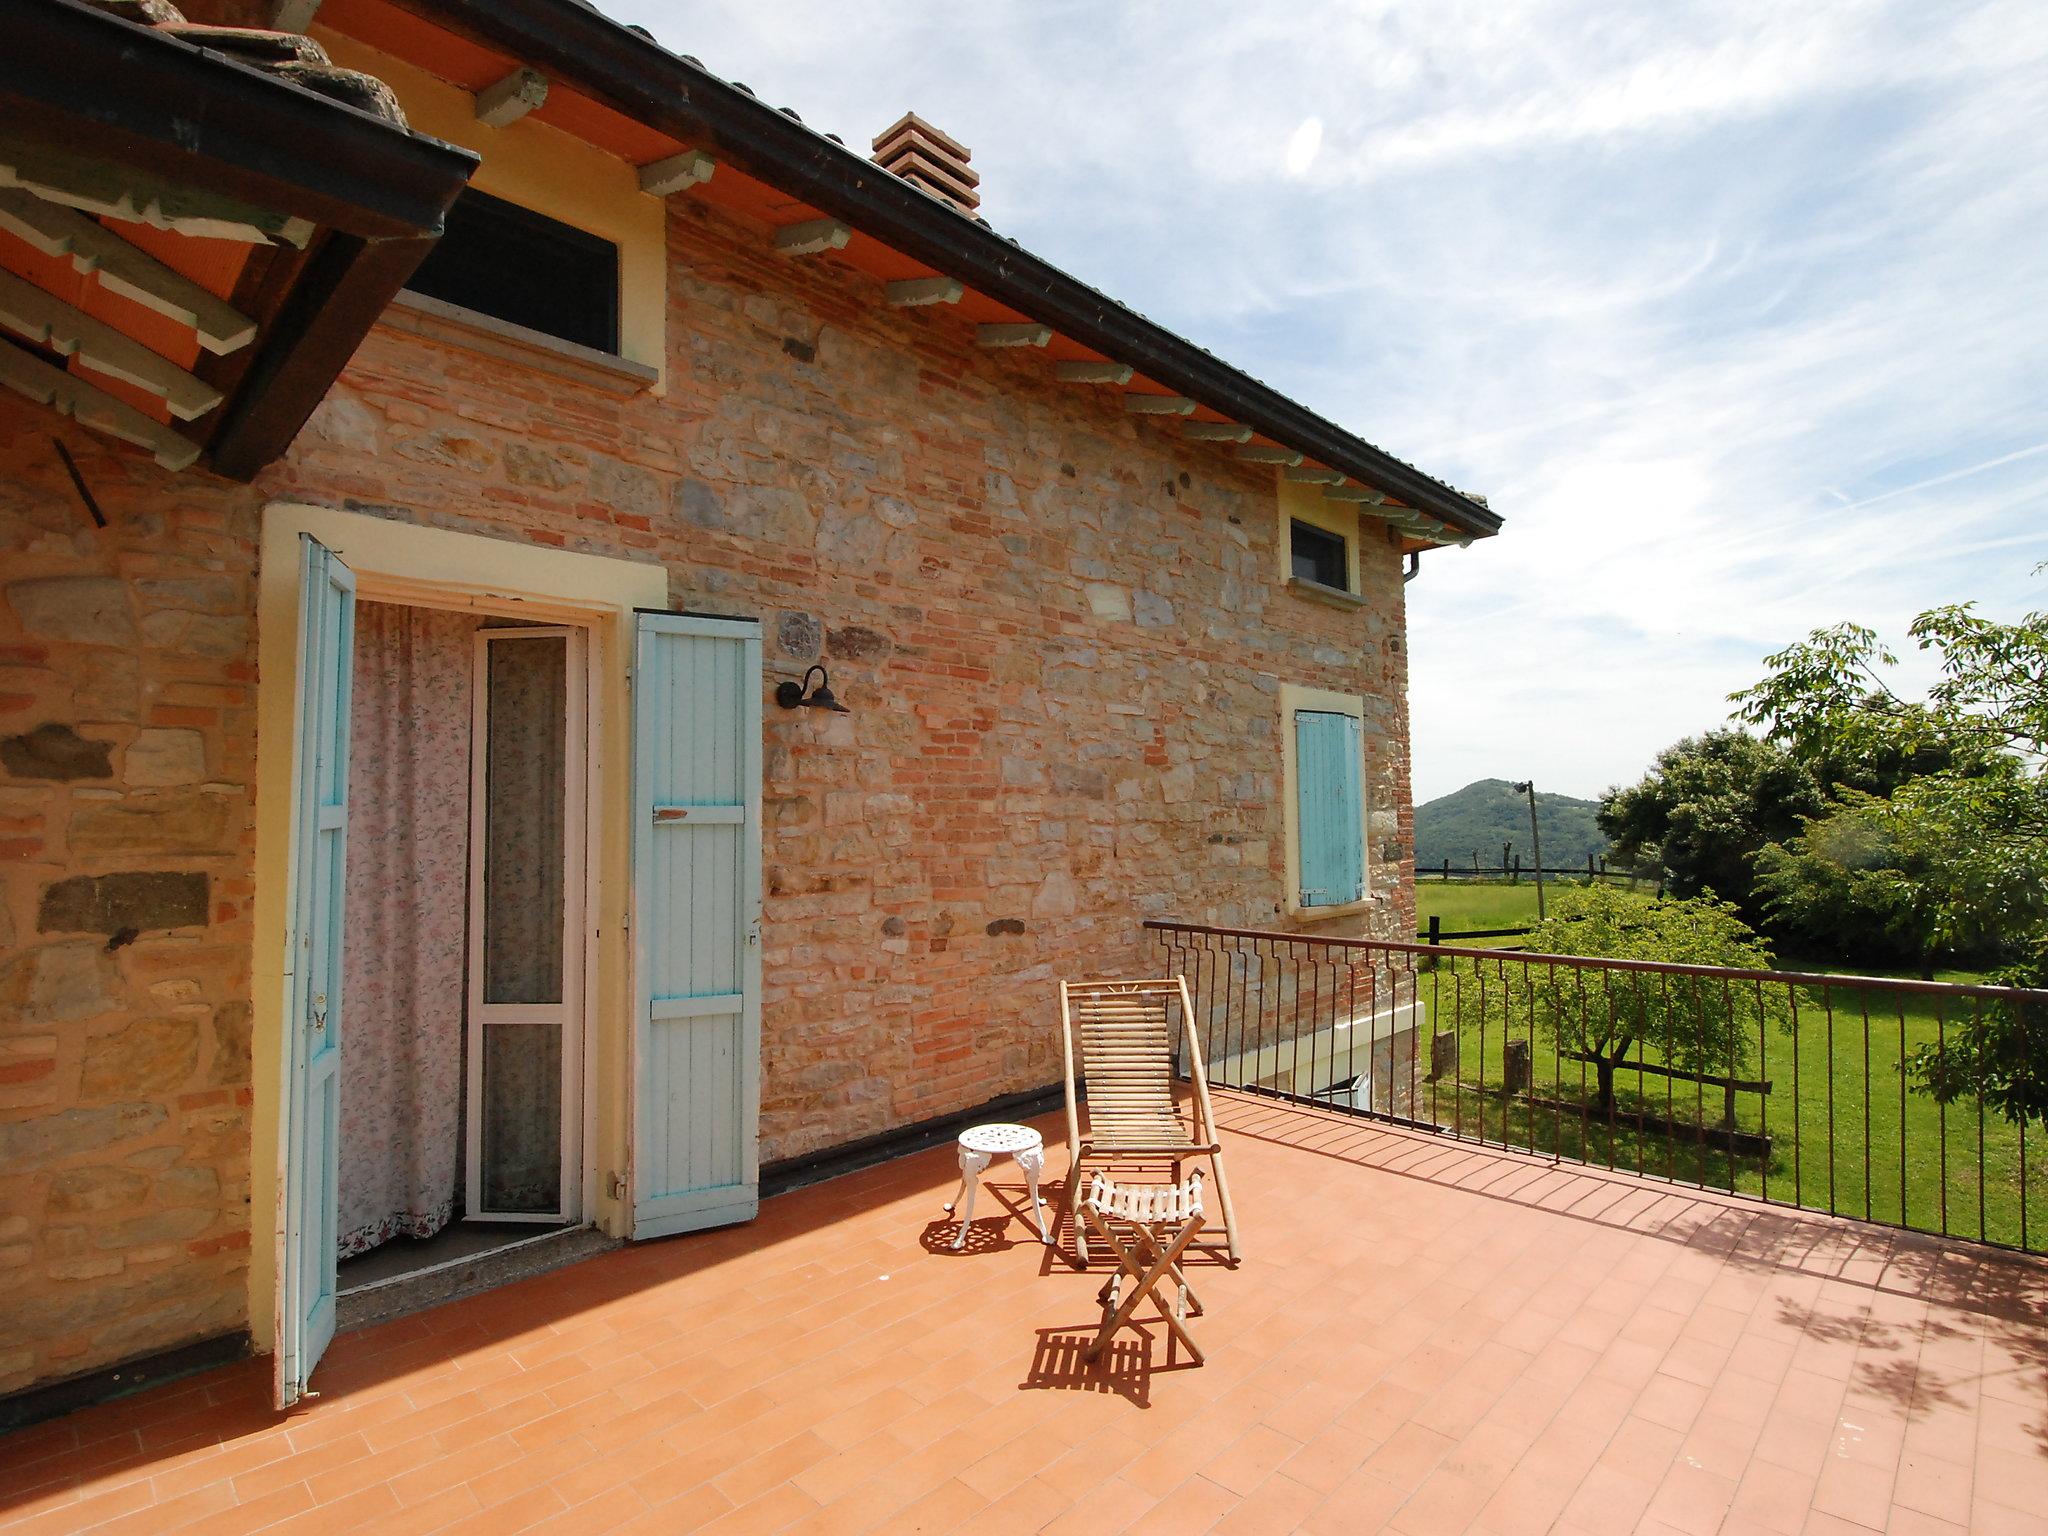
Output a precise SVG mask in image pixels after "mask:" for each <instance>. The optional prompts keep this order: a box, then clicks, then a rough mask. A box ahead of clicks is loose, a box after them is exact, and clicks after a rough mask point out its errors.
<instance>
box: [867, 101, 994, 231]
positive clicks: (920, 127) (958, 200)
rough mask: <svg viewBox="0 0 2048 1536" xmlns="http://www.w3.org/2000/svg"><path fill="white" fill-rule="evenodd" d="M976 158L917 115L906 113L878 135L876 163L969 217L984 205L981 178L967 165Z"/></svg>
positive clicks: (876, 136) (876, 139) (958, 142)
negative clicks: (980, 189) (982, 203)
mask: <svg viewBox="0 0 2048 1536" xmlns="http://www.w3.org/2000/svg"><path fill="white" fill-rule="evenodd" d="M973 158H974V157H973V156H972V155H971V154H970V153H969V152H968V149H967V146H966V145H965V144H962V143H961V142H960V141H959V140H958V139H955V138H952V137H950V136H948V135H946V134H943V133H941V132H940V131H939V130H938V129H936V128H934V127H933V126H932V125H931V124H930V123H928V122H926V121H925V120H924V119H923V118H921V117H919V116H918V115H917V114H916V113H915V112H906V113H904V114H903V115H902V116H901V117H899V118H898V119H896V121H895V122H893V123H891V124H890V125H889V126H888V127H887V128H884V129H883V130H882V131H881V132H880V133H878V134H876V135H875V155H874V160H875V164H877V165H879V166H880V167H881V168H882V169H883V170H885V171H894V172H895V173H896V174H897V175H898V176H901V177H902V178H903V179H904V180H905V181H907V182H909V183H910V184H911V185H912V186H914V187H922V188H924V189H925V191H927V192H929V193H931V194H932V195H933V196H934V197H941V198H944V199H945V200H946V201H947V202H949V203H951V204H952V205H953V206H954V207H955V208H958V209H959V210H960V211H961V212H962V213H964V214H966V215H967V216H968V217H969V218H972V217H974V211H975V210H976V209H977V208H979V207H980V206H981V194H980V193H979V192H977V191H975V190H974V189H975V188H976V187H978V186H980V185H981V178H980V177H979V176H977V175H975V174H974V172H973V171H972V170H970V169H969V168H968V164H967V162H968V161H969V160H971V159H973Z"/></svg>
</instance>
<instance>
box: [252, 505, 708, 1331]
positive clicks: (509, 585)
mask: <svg viewBox="0 0 2048 1536" xmlns="http://www.w3.org/2000/svg"><path fill="white" fill-rule="evenodd" d="M407 515H408V514H406V513H405V512H403V511H399V512H395V513H394V514H393V515H391V516H370V515H367V514H364V513H358V512H346V511H341V510H339V509H336V508H333V507H315V506H310V505H307V504H304V503H299V502H291V501H277V502H272V503H269V504H268V505H266V506H265V507H264V508H263V509H262V512H261V538H260V557H259V561H258V566H257V603H256V609H257V660H258V670H257V679H256V683H255V688H254V693H255V708H256V721H257V727H256V807H255V809H256V815H255V824H256V826H255V830H256V838H255V868H254V889H253V892H252V895H251V914H250V973H251V986H250V994H249V995H250V1004H251V1011H252V1017H251V1025H250V1035H251V1054H252V1057H253V1060H252V1062H251V1064H250V1065H251V1076H250V1078H249V1084H250V1086H249V1089H248V1090H247V1092H246V1097H245V1098H244V1099H243V1101H242V1102H243V1103H244V1104H245V1105H246V1110H242V1111H233V1112H240V1113H245V1114H246V1116H247V1120H248V1122H249V1134H250V1135H251V1136H252V1148H253V1153H254V1155H253V1156H252V1158H251V1159H250V1186H251V1188H250V1196H251V1198H250V1211H251V1218H250V1220H251V1231H250V1233H249V1237H250V1252H249V1267H248V1287H249V1297H248V1313H247V1316H248V1319H249V1328H250V1333H251V1335H252V1339H253V1343H254V1345H255V1347H256V1349H257V1350H258V1351H260V1352H269V1351H272V1350H274V1349H275V1348H276V1347H277V1344H278V1339H279V1328H278V1307H279V1305H280V1303H281V1299H282V1290H283V1287H282V1286H281V1284H280V1280H281V1276H282V1272H283V1268H282V1267H283V1264H284V1261H285V1259H286V1256H287V1242H286V1232H285V1224H284V1216H285V1211H284V1203H285V1193H286V1191H285V1186H284V1182H283V1180H282V1178H281V1171H282V1168H283V1159H284V1156H285V1152H286V1137H287V1135H288V1134H289V1132H290V1116H289V1114H288V1113H286V1105H287V1104H288V1103H289V1097H288V1094H289V1087H290V1084H289V1081H288V1078H287V1075H286V1069H287V1061H286V1059H285V1053H284V1051H283V1050H282V1044H283V1035H282V1032H283V1028H284V1023H285V1020H286V1019H287V1017H288V1016H289V1013H290V1006H289V991H288V988H289V981H290V976H289V968H288V956H287V954H286V952H285V951H286V924H287V918H288V902H287V899H286V898H287V894H288V883H287V871H288V868H289V857H288V851H289V847H290V841H291V817H292V805H293V800H292V785H291V775H292V770H293V766H294V764H295V762H296V761H297V757H298V748H297V744H296V734H295V731H294V722H295V719H296V697H295V694H296V690H295V686H294V678H295V672H296V667H297V660H298V654H299V635H298V624H299V596H300V594H299V571H298V536H299V535H300V534H302V533H306V534H311V535H312V536H313V537H314V538H315V539H317V540H318V541H319V542H320V543H322V544H324V545H326V546H327V547H328V548H329V549H331V550H333V551H334V552H335V553H336V554H337V555H338V556H339V557H340V558H341V559H342V560H343V561H344V562H345V563H346V564H347V565H348V566H349V568H350V569H351V570H352V571H354V572H355V574H356V577H357V594H358V596H359V597H360V598H362V599H363V600H366V601H381V602H406V601H410V602H413V603H424V604H427V605H430V606H435V607H444V608H456V609H463V610H468V611H474V612H476V613H478V614H486V615H492V616H502V617H509V618H518V619H526V620H530V621H538V622H542V623H574V624H581V625H584V626H586V627H587V629H588V632H589V635H590V642H591V652H590V656H589V665H588V667H587V669H586V672H587V676H588V680H589V683H590V687H591V702H592V715H591V721H590V730H589V732H588V738H589V744H590V749H591V753H592V757H593V761H594V763H595V764H596V768H597V771H596V772H594V773H592V774H591V775H590V777H589V779H588V784H589V786H590V809H589V816H590V825H591V827H592V829H593V836H592V837H591V838H590V839H588V842H587V846H586V850H585V854H586V878H585V892H586V900H587V906H588V908H589V912H590V914H592V915H593V916H594V922H595V932H596V939H597V942H596V944H595V946H594V948H592V949H590V950H589V951H588V955H587V959H586V964H585V967H584V970H585V1012H584V1018H585V1030H584V1041H585V1047H584V1049H585V1059H586V1061H587V1062H589V1063H590V1064H591V1067H592V1070H587V1071H586V1072H585V1076H584V1089H583V1095H582V1098H583V1143H584V1159H583V1179H582V1186H583V1195H584V1200H583V1215H584V1218H585V1219H586V1220H588V1221H594V1222H595V1223H596V1224H598V1225H599V1226H601V1227H602V1228H603V1229H604V1230H605V1231H606V1232H607V1233H609V1234H610V1235H612V1236H615V1237H624V1236H625V1235H627V1233H628V1231H629V1230H630V1222H631V1213H630V1207H629V1206H628V1205H627V1203H626V1201H625V1199H624V1189H623V1185H622V1184H621V1183H620V1182H618V1181H619V1180H620V1178H621V1176H622V1175H623V1173H624V1170H625V1169H626V1167H627V1157H628V1153H627V1146H628V1142H629V1138H630V1135H631V1114H632V1109H631V1105H630V1103H629V1102H627V1101H628V1100H629V1099H630V1095H629V1094H627V1093H625V1092H624V1091H623V1086H624V1085H625V1083H626V1082H627V1079H626V1078H625V1077H624V1075H623V1074H624V1073H625V1072H626V1071H627V1070H628V1066H627V1059H626V1058H627V1054H628V1052H629V1050H630V1040H629V1038H628V1031H629V1027H630V1019H629V1015H630V1008H631V975H632V971H631V958H630V953H629V950H628V948H627V917H628V914H629V911H630V876H631V867H632V866H631V842H630V826H629V815H628V808H629V806H630V803H631V779H630V771H631V762H632V737H631V716H632V711H631V698H630V693H629V690H628V684H627V671H628V668H629V666H630V662H631V657H632V643H633V635H634V618H633V616H634V614H635V613H636V611H639V610H643V609H661V608H665V607H666V606H667V603H668V600H669V599H668V573H667V571H666V569H665V568H664V567H662V566H661V565H659V564H656V563H653V562H652V561H651V560H623V559H614V558H611V557H607V556H602V555H587V554H581V553H577V552H573V551H568V550H561V549H549V548H545V547H542V546H539V545H533V544H528V543H524V542H520V541H519V540H517V539H515V538H507V537H489V536H486V535H483V534H480V533H466V532H460V531H457V530H455V529H452V528H445V527H427V526H423V525H421V524H419V523H414V522H408V521H405V520H404V518H405V517H406V516H407ZM600 1090H602V1091H600Z"/></svg>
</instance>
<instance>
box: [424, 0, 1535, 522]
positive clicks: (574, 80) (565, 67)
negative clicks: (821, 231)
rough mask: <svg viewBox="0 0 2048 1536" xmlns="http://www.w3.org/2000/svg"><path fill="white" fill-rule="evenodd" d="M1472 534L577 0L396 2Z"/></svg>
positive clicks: (985, 234)
mask: <svg viewBox="0 0 2048 1536" xmlns="http://www.w3.org/2000/svg"><path fill="white" fill-rule="evenodd" d="M398 3H399V4H400V5H402V6H404V7H405V8H406V9H409V10H412V11H414V12H416V13H418V14H419V15H421V16H424V17H426V18H428V19H430V20H433V21H435V22H437V23H439V24H441V25H443V26H449V27H452V28H453V29H454V30H456V31H458V32H461V33H463V34H465V35H467V36H469V37H471V38H473V39H475V40H476V41H478V42H480V43H483V44H485V45H486V46H489V47H491V48H494V49H496V50H498V51H500V52H502V53H506V54H509V55H511V56H512V57H514V58H517V59H519V60H520V61H521V62H522V63H526V64H530V65H532V66H533V67H535V68H537V69H539V70H541V71H542V72H543V73H545V74H547V75H549V76H550V77H552V78H556V79H559V80H561V81H562V82H563V83H564V84H567V85H569V86H572V87H573V88H575V89H577V90H579V91H582V92H584V93H585V94H588V95H590V96H593V97H595V98H597V99H599V100H602V101H605V102H607V103H609V104H611V105H612V106H614V107H616V108H618V109H619V110H620V111H623V112H625V113H627V114H628V115H630V116H632V117H634V118H635V119H637V120H639V121H641V122H644V123H646V124H648V125H649V126H650V127H654V128H657V129H660V130H661V131H663V132H665V133H668V134H670V135H672V136H673V137H675V138H678V139H680V140H683V141H685V142H690V143H696V144H701V145H703V146H704V147H706V148H710V149H714V150H716V151H717V152H718V153H719V154H720V155H722V156H724V157H725V158H727V159H728V160H729V161H730V162H731V163H732V164H734V165H735V166H737V167H739V168H740V169H741V170H744V171H746V172H748V173H749V174H752V175H755V176H758V177H760V178H761V179H762V180H764V181H766V182H768V183H770V184H771V185H773V186H775V187H777V188H780V189H781V190H783V191H786V192H788V193H790V194H792V195H793V196H795V197H797V198H799V199H801V200H802V201H803V202H805V203H808V204H810V205H811V206H812V207H815V208H817V209H818V210H819V211H820V212H821V213H825V214H828V215H830V216H831V217H834V218H837V219H840V220H843V221H844V222H845V223H847V224H848V225H850V226H852V227H853V228H855V229H858V230H860V231H861V232H862V233H864V234H867V235H870V236H872V237H873V238H875V239H877V240H880V241H882V242H883V243H885V244H887V245H889V246H891V247H892V248H894V249H896V250H899V251H901V252H902V253H903V254H905V255H907V256H910V257H912V258H913V259H915V260H917V261H920V262H923V263H924V264H925V265H927V266H929V267H931V268H932V269H933V270H935V271H937V272H941V273H944V274H945V275H947V276H949V277H954V278H958V279H959V280H960V281H961V282H963V283H965V284H967V285H968V286H969V287H971V288H973V289H975V290H977V291H979V292H981V293H983V294H986V295H987V296H988V297H990V298H992V299H995V300H996V301H998V302H999V303H1003V304H1007V305H1009V306H1010V307H1012V308H1014V309H1017V310H1019V311H1021V312H1023V313H1024V314H1027V315H1029V316H1031V317H1032V318H1033V319H1034V320H1037V321H1039V322H1041V323H1043V324H1046V325H1050V326H1052V327H1053V328H1054V329H1055V330H1056V331H1058V332H1059V333H1060V334H1061V335H1063V336H1067V337H1069V338H1071V339H1072V340H1074V341H1076V342H1078V343H1080V344H1081V345H1082V346H1085V347H1089V348H1091V349H1093V350H1095V351H1097V352H1100V353H1102V354H1103V355H1104V356H1106V357H1110V358H1114V359H1115V360H1116V361H1118V362H1120V363H1128V364H1130V365H1131V366H1132V367H1134V368H1135V369H1136V370H1137V371H1138V372H1140V373H1142V374H1144V375H1145V376H1146V377H1148V378H1151V379H1155V380H1157V381H1158V382H1159V383H1161V384H1164V385H1166V386H1167V387H1168V388H1170V389H1173V390H1175V391H1178V392H1179V393H1182V394H1185V395H1187V396H1188V397H1190V398H1191V399H1195V400H1199V401H1200V402H1201V403H1202V404H1204V405H1206V406H1209V407H1211V408H1212V409H1214V410H1216V411H1218V412H1220V413H1222V414H1223V415H1225V416H1228V417H1229V418H1230V419H1231V420H1233V421H1237V422H1241V423H1243V424H1245V425H1247V426H1249V427H1251V428H1252V429H1253V430H1255V431H1257V432H1259V433H1261V434H1263V435H1265V436H1267V437H1271V438H1273V439H1275V440H1276V441H1279V442H1282V443H1285V444H1286V445H1287V446H1288V447H1290V448H1292V449H1296V450H1298V451H1300V452H1302V453H1304V454H1306V455H1308V456H1310V457H1312V458H1314V459H1316V460H1318V461H1320V462H1321V463H1324V464H1327V465H1329V466H1330V467H1331V468H1332V469H1339V470H1342V471H1344V472H1345V473H1346V474H1347V475H1350V476H1353V477H1354V478H1356V479H1359V480H1362V481H1364V482H1366V483H1367V484H1369V485H1371V486H1373V487H1374V488H1375V489H1377V490H1379V491H1382V492H1384V493H1385V494H1387V495H1389V496H1393V497H1396V498H1398V499H1399V500H1401V501H1403V502H1405V503H1407V504H1408V505H1409V506H1412V507H1415V508H1417V509H1419V510H1421V511H1424V512H1427V513H1429V514H1430V515H1431V516H1433V517H1438V518H1441V519H1443V520H1444V521H1445V522H1447V523H1450V524H1451V525H1452V526H1454V527H1456V528H1457V529H1459V530H1460V531H1461V532H1463V533H1465V534H1468V535H1470V536H1472V537H1474V538H1486V537H1490V536H1491V535H1493V534H1494V533H1497V532H1498V531H1499V529H1500V526H1501V519H1500V518H1499V516H1497V515H1496V514H1495V513H1493V512H1492V511H1490V510H1489V509H1487V508H1485V507H1483V506H1481V505H1479V504H1478V503H1477V502H1474V501H1472V500H1471V499H1470V498H1468V497H1466V496H1463V495H1461V494H1459V493H1458V492H1457V491H1456V490H1454V489H1452V488H1450V487H1448V486H1446V485H1444V484H1442V483H1441V482H1439V481H1437V480H1435V479H1433V478H1432V477H1430V476H1429V475H1427V474H1424V473H1423V472H1422V471H1421V470H1418V469H1416V468H1415V467H1414V466H1413V465H1410V464H1408V463H1405V462H1404V461H1402V460H1400V459H1397V458H1395V457H1394V456H1393V455H1391V454H1389V453H1386V452H1384V451H1383V450H1381V449H1378V448H1375V447H1374V446H1373V445H1372V444H1370V443H1368V442H1366V441H1364V440H1363V439H1362V438H1359V437H1357V436H1356V435H1354V434H1353V433H1350V432H1347V431H1345V430H1344V429H1343V428H1342V427H1340V426H1338V425H1337V424H1336V423H1335V422H1332V421H1330V420H1329V419H1328V418H1326V417H1324V416H1321V415H1319V414H1317V413H1316V412H1314V411H1311V410H1309V409H1308V408H1307V407H1306V406H1303V405H1301V404H1300V403H1299V402H1297V401H1294V400H1291V399H1289V398H1288V397H1286V396H1285V395H1282V394H1281V393H1279V392H1278V391H1277V390H1274V389H1272V388H1270V387H1269V386H1267V385H1265V384H1261V383H1260V382H1259V381H1258V380H1256V379H1254V378H1252V377H1251V376H1250V375H1248V374H1246V373H1244V372H1242V371H1241V370H1239V369H1237V368H1234V367H1232V366H1231V365H1230V364H1228V363H1226V362H1224V361H1222V360H1221V359H1220V358H1217V357H1215V356H1214V355H1212V354H1211V353H1209V352H1207V351H1204V350H1203V349H1202V348H1200V347H1197V346H1196V345H1194V344H1193V343H1192V342H1190V341H1187V340H1186V339H1185V338H1183V337H1180V336H1177V335H1175V334H1174V333H1173V332H1171V331H1169V330H1167V329H1166V328H1165V327H1163V326H1161V325H1158V324H1156V323H1154V322H1153V321H1150V320H1147V319H1146V318H1145V317H1144V316H1142V315H1140V314H1138V313H1136V312H1135V311H1134V310H1131V309H1129V308H1127V307H1126V306H1124V305H1122V304H1119V303H1117V302H1116V301H1115V300H1113V299H1111V298H1109V297H1108V296H1107V295H1105V294H1103V293H1101V292H1099V291H1097V290H1096V289H1093V288H1091V287H1089V286H1088V285H1087V284H1085V283H1083V282H1081V281H1080V280H1079V279H1077V278H1075V277H1072V276H1070V275H1069V274H1067V273H1066V272H1063V271H1062V270H1060V269H1059V268H1058V267H1056V266H1054V265H1052V263H1050V262H1048V261H1046V260H1044V259H1043V258H1041V257H1038V256H1034V255H1032V254H1031V253H1030V252H1029V251H1027V250H1024V249H1023V248H1022V247H1020V246H1018V245H1017V244H1015V243H1014V242H1012V241H1011V240H1009V239H1007V238H1005V237H1004V236H1002V235H999V234H997V233H995V232H994V231H993V230H990V229H987V228H985V227H983V226H982V225H980V224H977V223H975V222H974V221H973V220H971V219H967V218H963V217H962V216H961V215H960V214H959V213H958V212H957V211H955V210H954V209H953V208H952V207H951V206H950V205H948V204H946V203H944V202H941V201H940V200H939V199H937V198H935V197H932V196H930V195H929V194H927V193H925V192H924V191H922V190H920V189H919V188H917V187H914V186H912V185H910V184H909V183H908V182H906V181H904V180H902V179H901V178H899V177H897V176H895V175H893V174H891V173H890V172H888V171H885V170H883V169H882V168H881V167H880V166H878V165H875V164H874V163H873V162H871V161H869V160H867V159H865V158H863V157H862V156H861V155H859V154H858V153H856V152H855V151H853V150H851V149H849V148H847V147H846V146H844V145H842V144H839V143H836V142H834V141H833V140H831V139H829V138H827V137H826V136H825V135H824V134H822V133H819V132H817V131H816V130H814V129H812V128H809V127H806V126H805V125H804V124H803V123H801V122H799V121H797V120H796V119H794V118H793V117H791V116H789V115H788V114H787V113H784V112H781V111H778V110H777V109H776V108H774V107H772V106H770V105H768V104H767V103H765V102H763V101H760V100H758V99H757V98H755V97H754V96H752V95H750V94H748V93H747V92H745V91H742V90H739V89H737V88H735V87H734V86H732V85H730V84H728V83H726V82H725V81H723V80H720V79H719V78H718V77H717V76H715V75H713V74H711V73H710V72H709V71H707V70H705V69H703V68H702V67H700V66H698V65H695V64H692V63H691V62H690V61H688V60H686V59H684V58H682V57H680V56H678V55H676V54H673V53H671V52H669V51H668V50H667V49H666V48H663V47H662V46H661V45H660V44H658V43H655V42H653V41H651V40H649V39H648V38H646V37H643V36H641V35H640V34H639V33H637V32H635V31H633V30H632V29H631V28H630V27H627V26H625V25H624V24H623V23H619V22H615V21H613V20H611V19H610V18H609V17H606V16H604V15H602V14H601V13H599V12H598V11H596V10H594V9H592V8H591V7H589V6H587V5H584V4H580V3H577V0H398Z"/></svg>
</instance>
